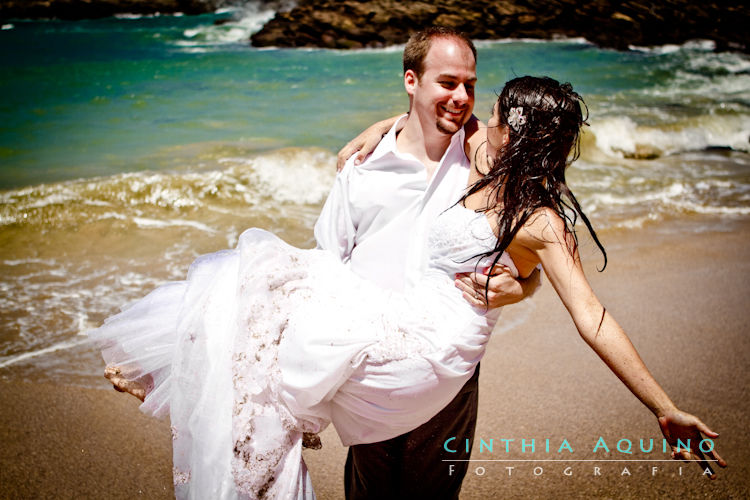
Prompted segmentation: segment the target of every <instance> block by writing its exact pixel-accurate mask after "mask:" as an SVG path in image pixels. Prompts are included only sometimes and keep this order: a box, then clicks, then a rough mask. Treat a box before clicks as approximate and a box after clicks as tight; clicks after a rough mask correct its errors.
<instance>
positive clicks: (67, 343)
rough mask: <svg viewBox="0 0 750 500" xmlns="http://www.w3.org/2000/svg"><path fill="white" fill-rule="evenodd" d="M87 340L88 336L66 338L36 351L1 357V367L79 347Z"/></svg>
mask: <svg viewBox="0 0 750 500" xmlns="http://www.w3.org/2000/svg"><path fill="white" fill-rule="evenodd" d="M86 342H88V338H83V339H74V340H64V341H62V342H58V343H56V344H53V345H51V346H49V347H45V348H43V349H38V350H36V351H30V352H24V353H22V354H16V355H13V356H7V357H5V358H2V359H0V368H5V367H7V366H10V365H13V364H16V363H19V362H21V361H26V360H28V359H31V358H35V357H37V356H42V355H44V354H50V353H53V352H57V351H61V350H65V349H72V348H73V347H77V346H79V345H81V344H85V343H86Z"/></svg>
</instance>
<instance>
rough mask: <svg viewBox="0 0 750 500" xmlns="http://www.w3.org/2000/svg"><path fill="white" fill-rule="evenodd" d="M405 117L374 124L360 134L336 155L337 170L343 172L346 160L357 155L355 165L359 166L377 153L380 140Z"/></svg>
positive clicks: (392, 118)
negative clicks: (376, 149) (370, 155)
mask: <svg viewBox="0 0 750 500" xmlns="http://www.w3.org/2000/svg"><path fill="white" fill-rule="evenodd" d="M402 116H403V115H396V116H393V117H391V118H386V119H385V120H381V121H379V122H377V123H373V124H372V125H370V126H369V127H367V129H366V130H365V131H364V132H362V133H361V134H359V135H358V136H357V137H355V138H354V139H352V140H351V141H349V142H348V143H347V144H346V146H344V147H343V148H341V151H339V153H338V155H336V170H337V171H338V172H341V169H342V168H344V164H345V163H346V160H348V159H349V158H351V156H352V155H353V154H355V153H357V158H355V159H354V164H355V165H359V164H360V163H362V161H364V159H365V158H367V155H369V154H370V153H372V152H373V151H375V148H376V147H378V144H380V140H381V139H382V138H383V136H384V135H385V134H386V133H387V132H388V131H389V130H390V129H391V127H393V124H394V123H396V121H397V120H398V119H399V118H401V117H402Z"/></svg>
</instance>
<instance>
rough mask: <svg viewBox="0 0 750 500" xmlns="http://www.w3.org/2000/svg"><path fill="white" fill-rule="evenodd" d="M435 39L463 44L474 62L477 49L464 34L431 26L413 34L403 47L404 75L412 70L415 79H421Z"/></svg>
mask: <svg viewBox="0 0 750 500" xmlns="http://www.w3.org/2000/svg"><path fill="white" fill-rule="evenodd" d="M435 38H454V39H457V40H460V41H462V42H464V43H465V44H466V46H467V47H469V49H471V53H472V54H473V55H474V61H475V62H476V60H477V49H476V47H474V43H473V42H472V41H471V39H470V38H469V37H468V36H467V35H466V34H465V33H462V32H460V31H457V30H454V29H453V28H446V27H444V26H432V27H430V28H426V29H423V30H421V31H418V32H416V33H414V34H413V35H412V36H411V37H409V41H408V42H406V47H404V73H406V72H407V71H408V70H412V71H414V73H416V75H417V78H422V74H423V73H424V60H425V59H426V58H427V53H428V52H429V51H430V46H431V45H432V40H434V39H435Z"/></svg>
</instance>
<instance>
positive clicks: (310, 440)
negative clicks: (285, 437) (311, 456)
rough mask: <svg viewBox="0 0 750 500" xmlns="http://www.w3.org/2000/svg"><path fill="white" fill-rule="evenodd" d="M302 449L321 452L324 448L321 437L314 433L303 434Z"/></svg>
mask: <svg viewBox="0 0 750 500" xmlns="http://www.w3.org/2000/svg"><path fill="white" fill-rule="evenodd" d="M302 447H303V448H309V449H311V450H319V449H321V448H322V447H323V443H321V442H320V436H318V435H317V434H315V433H314V432H303V433H302Z"/></svg>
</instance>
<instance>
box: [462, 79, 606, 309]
mask: <svg viewBox="0 0 750 500" xmlns="http://www.w3.org/2000/svg"><path fill="white" fill-rule="evenodd" d="M518 108H521V110H519V109H518ZM497 112H498V115H499V119H500V124H501V125H502V126H504V127H507V130H508V134H509V137H508V139H509V140H508V142H507V144H505V145H503V146H502V147H500V149H499V151H498V154H497V158H495V159H494V161H492V162H491V167H490V171H489V172H488V173H487V174H486V175H485V176H484V177H483V178H482V179H480V180H478V181H477V182H476V183H474V184H473V185H472V186H471V187H470V188H469V190H468V191H467V193H466V195H464V196H463V197H462V198H461V201H460V202H463V201H464V200H465V199H466V198H467V197H468V196H470V195H472V194H473V193H476V192H478V191H480V190H483V189H485V188H489V189H490V199H489V202H488V208H486V209H485V211H495V212H496V213H497V215H498V218H497V223H498V234H499V236H498V240H497V243H496V245H495V248H494V249H492V250H491V251H488V252H486V253H484V254H480V255H478V256H477V257H480V256H481V257H485V256H491V255H492V254H494V253H495V252H497V253H498V255H496V256H495V257H494V262H493V265H494V264H496V263H497V261H498V260H499V259H500V254H501V253H502V252H503V251H504V250H505V249H507V248H508V245H510V243H511V241H512V240H513V238H514V237H515V235H516V233H518V231H519V230H520V229H521V228H522V227H523V226H524V224H525V223H526V222H527V221H528V220H529V218H530V217H531V216H532V215H533V214H534V212H535V211H536V210H538V209H540V208H545V207H546V208H550V209H552V210H554V212H555V213H557V215H559V216H560V218H562V220H563V221H564V223H565V232H566V234H571V235H572V236H573V240H574V242H575V245H576V246H577V245H578V238H577V236H576V232H575V229H574V226H575V224H576V222H577V220H578V219H579V218H580V219H581V220H582V221H583V223H584V224H585V225H586V228H587V229H588V230H589V232H590V233H591V236H592V238H593V240H594V242H595V243H596V245H597V246H598V247H599V249H600V250H601V252H602V254H603V256H604V265H603V266H602V269H601V271H603V270H604V268H605V267H606V266H607V253H606V251H605V250H604V247H603V246H602V244H601V242H600V241H599V238H598V237H597V235H596V232H595V231H594V228H593V227H592V226H591V223H590V222H589V219H588V217H586V214H584V212H583V210H582V209H581V206H580V204H579V203H578V200H577V199H576V197H575V195H573V193H572V192H571V190H570V188H569V187H568V185H567V183H566V181H565V169H566V167H567V166H568V165H569V164H570V163H572V162H573V161H575V160H576V159H577V158H578V156H579V155H580V135H579V133H580V130H581V127H582V126H583V125H584V124H586V120H587V119H588V107H587V106H586V103H585V102H584V101H583V99H582V98H581V96H580V95H578V94H577V93H576V92H574V91H573V87H572V86H571V85H570V84H569V83H563V84H560V83H559V82H558V81H556V80H553V79H552V78H547V77H541V78H537V77H531V76H524V77H520V78H515V79H513V80H511V81H509V82H508V83H506V84H505V87H504V88H503V90H502V92H501V93H500V95H499V96H498V99H497ZM518 115H522V116H523V117H524V118H518V119H514V118H516V117H518ZM509 122H510V123H509ZM487 292H488V290H487V288H485V294H486V293H487Z"/></svg>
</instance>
